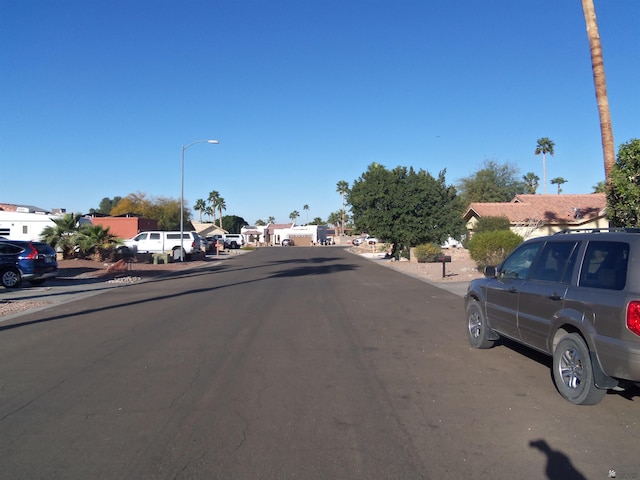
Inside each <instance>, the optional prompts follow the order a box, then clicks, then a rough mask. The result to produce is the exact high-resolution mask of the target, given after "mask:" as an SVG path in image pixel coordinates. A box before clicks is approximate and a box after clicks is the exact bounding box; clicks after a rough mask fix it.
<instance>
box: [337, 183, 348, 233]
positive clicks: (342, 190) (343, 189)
mask: <svg viewBox="0 0 640 480" xmlns="http://www.w3.org/2000/svg"><path fill="white" fill-rule="evenodd" d="M336 192H338V193H339V194H340V196H341V197H342V221H341V222H340V225H341V226H342V235H344V196H345V195H346V194H347V193H348V192H349V184H348V183H347V182H346V181H344V180H340V181H339V182H338V183H337V184H336Z"/></svg>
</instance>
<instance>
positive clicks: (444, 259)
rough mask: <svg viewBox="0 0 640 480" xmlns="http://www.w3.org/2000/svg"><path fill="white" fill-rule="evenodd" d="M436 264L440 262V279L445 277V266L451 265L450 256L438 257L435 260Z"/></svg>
mask: <svg viewBox="0 0 640 480" xmlns="http://www.w3.org/2000/svg"><path fill="white" fill-rule="evenodd" d="M435 260H436V262H442V278H444V277H446V276H447V272H446V267H445V264H447V263H451V255H438V256H437V257H436V258H435Z"/></svg>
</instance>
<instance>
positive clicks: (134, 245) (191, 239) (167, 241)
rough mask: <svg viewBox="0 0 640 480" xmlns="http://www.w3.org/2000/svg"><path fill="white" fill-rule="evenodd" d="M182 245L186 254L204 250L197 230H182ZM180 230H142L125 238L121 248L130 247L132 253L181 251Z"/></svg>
mask: <svg viewBox="0 0 640 480" xmlns="http://www.w3.org/2000/svg"><path fill="white" fill-rule="evenodd" d="M182 234H183V240H182V246H183V248H184V253H185V254H186V255H191V254H192V253H199V252H201V251H202V247H201V246H200V237H199V236H198V234H197V233H195V232H182ZM180 243H181V242H180V232H160V231H153V232H141V233H139V234H138V235H136V236H135V237H133V238H130V239H129V240H125V241H124V242H123V243H122V245H121V246H120V248H119V250H120V251H122V252H124V251H125V249H129V251H130V252H132V253H174V254H175V252H176V251H177V252H178V254H179V253H180Z"/></svg>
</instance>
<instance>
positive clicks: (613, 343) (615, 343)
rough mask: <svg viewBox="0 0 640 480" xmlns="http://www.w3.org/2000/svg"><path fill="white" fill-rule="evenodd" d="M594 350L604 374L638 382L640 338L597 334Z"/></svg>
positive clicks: (639, 380) (639, 372)
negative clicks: (633, 338)
mask: <svg viewBox="0 0 640 480" xmlns="http://www.w3.org/2000/svg"><path fill="white" fill-rule="evenodd" d="M595 342H596V352H598V359H599V360H600V365H601V366H602V370H603V371H604V373H605V374H607V375H609V376H610V377H614V378H619V379H623V380H629V381H631V382H640V338H639V341H638V342H630V341H625V340H619V339H616V338H611V337H603V336H599V337H596V338H595Z"/></svg>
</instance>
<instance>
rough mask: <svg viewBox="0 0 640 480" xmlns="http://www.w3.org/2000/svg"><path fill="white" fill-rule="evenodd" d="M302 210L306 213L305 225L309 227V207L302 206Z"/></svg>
mask: <svg viewBox="0 0 640 480" xmlns="http://www.w3.org/2000/svg"><path fill="white" fill-rule="evenodd" d="M302 209H303V210H304V211H305V212H307V225H309V205H306V204H305V205H304V207H302Z"/></svg>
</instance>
